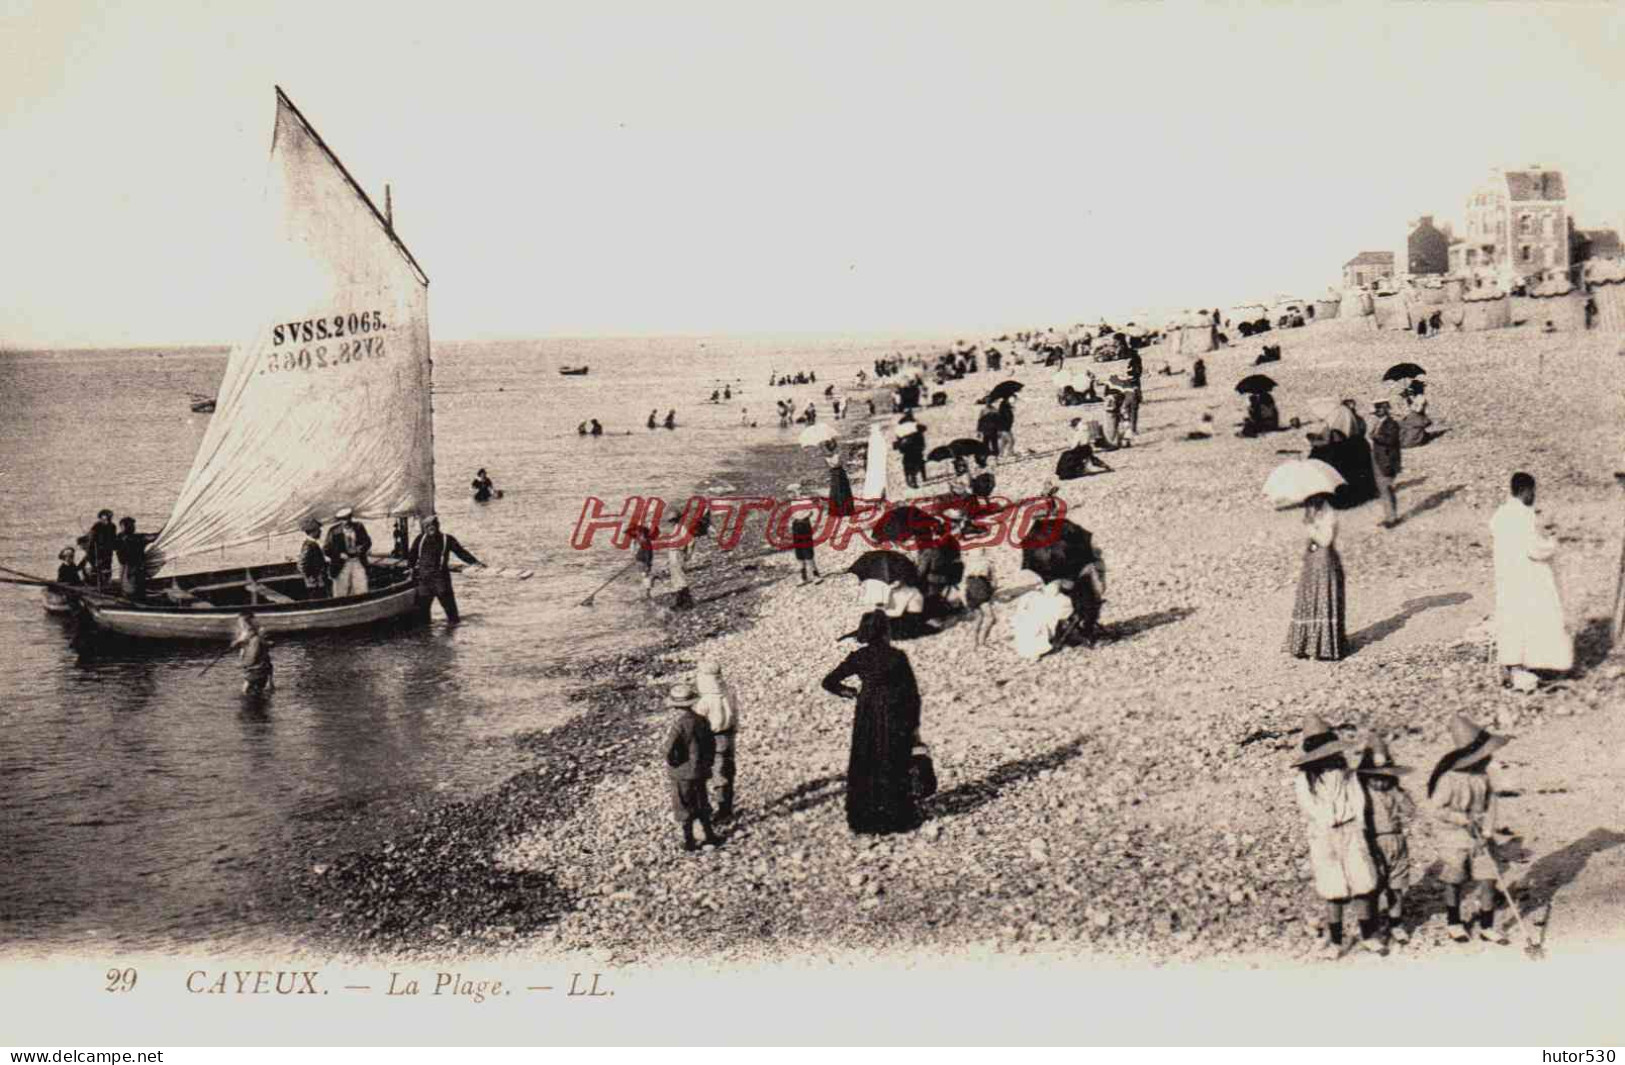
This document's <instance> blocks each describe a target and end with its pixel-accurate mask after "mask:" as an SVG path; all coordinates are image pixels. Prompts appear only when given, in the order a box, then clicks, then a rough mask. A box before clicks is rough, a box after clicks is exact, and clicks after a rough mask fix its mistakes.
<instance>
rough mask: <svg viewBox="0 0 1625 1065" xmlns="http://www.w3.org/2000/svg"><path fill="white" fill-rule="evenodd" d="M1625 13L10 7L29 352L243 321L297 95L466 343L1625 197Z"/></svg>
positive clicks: (1249, 279)
mask: <svg viewBox="0 0 1625 1065" xmlns="http://www.w3.org/2000/svg"><path fill="white" fill-rule="evenodd" d="M1622 45H1625V6H1621V5H1613V4H1584V5H1567V4H1561V3H1556V4H1542V5H1540V6H1539V7H1532V6H1529V7H1526V6H1520V5H1517V4H1510V3H1496V4H1478V3H1439V4H1429V5H1419V4H1404V5H1398V6H1382V5H1376V4H1362V5H1339V6H1331V5H1319V4H1307V5H1292V6H1287V5H1282V4H1271V5H1250V4H1223V5H1195V4H1184V3H1169V4H1161V5H1159V4H1149V3H1133V4H1086V3H1076V4H1062V3H1019V2H1018V3H998V4H992V3H989V4H980V5H975V4H968V3H946V4H945V3H889V4H888V3H842V2H825V3H819V4H799V5H793V6H792V5H788V4H774V3H760V2H751V3H738V4H722V3H714V4H707V3H685V4H681V5H676V4H664V3H658V4H657V3H649V4H620V3H614V2H602V3H590V4H550V3H542V2H532V3H512V4H481V3H461V2H460V3H457V4H447V3H444V2H436V3H432V4H417V3H411V2H404V0H396V2H391V3H378V4H371V3H355V4H340V3H334V2H332V0H325V2H310V0H278V2H276V3H268V4H249V3H232V4H221V3H204V2H195V3H184V2H169V0H155V2H151V3H143V4H128V3H105V4H103V3H78V2H73V0H38V2H31V0H0V293H3V294H4V295H3V298H0V348H33V347H46V346H57V347H76V346H100V347H123V346H137V345H140V346H162V345H170V344H189V343H201V344H217V343H218V344H227V343H231V342H233V341H236V340H238V339H240V337H241V335H242V334H244V333H245V332H246V331H247V329H248V328H249V327H251V326H252V325H255V324H257V323H258V321H259V319H260V317H262V316H263V315H262V312H263V307H260V308H259V310H256V307H257V306H258V305H257V303H256V297H257V293H256V292H255V291H253V286H252V285H249V284H246V283H244V284H234V276H237V277H242V276H246V275H249V274H251V273H252V270H251V269H250V268H249V267H248V266H247V265H246V264H247V263H248V262H249V261H250V260H251V257H252V256H253V255H254V247H253V245H254V239H253V236H254V234H253V232H252V231H251V230H250V229H249V228H248V227H247V225H246V223H245V219H247V218H249V217H252V212H251V210H250V209H249V208H250V207H251V206H252V205H253V204H255V203H257V202H258V200H259V197H260V196H261V193H262V191H263V188H264V182H265V175H266V159H267V152H268V150H269V144H270V134H271V123H272V119H273V116H274V94H273V86H275V85H280V86H282V88H283V89H284V90H285V91H286V92H287V93H288V94H289V96H290V97H291V98H292V100H293V101H294V102H295V104H297V105H298V106H299V108H300V110H301V111H302V112H303V113H304V114H305V116H306V117H307V118H308V119H309V120H310V121H311V122H312V124H313V125H314V126H315V127H316V129H317V130H318V131H319V132H320V133H321V134H322V136H323V138H324V139H325V140H326V141H327V143H328V144H329V145H331V146H332V147H333V149H334V150H335V151H336V152H337V153H338V155H339V157H340V158H341V159H342V160H343V161H344V162H345V164H346V166H347V167H348V169H349V170H350V171H351V173H352V174H354V175H355V177H356V178H357V180H359V181H360V182H361V183H362V185H363V186H365V187H366V188H367V189H368V191H369V192H370V193H372V194H373V195H374V197H375V198H376V199H377V200H378V201H379V202H380V204H381V202H382V191H383V186H384V184H385V183H386V182H388V183H390V184H391V185H392V186H393V193H394V202H395V224H396V230H397V232H398V233H399V235H400V236H401V238H402V239H403V240H404V241H405V242H406V243H407V244H408V245H409V246H410V247H411V249H412V251H413V253H414V255H415V256H416V257H417V259H418V261H419V262H420V263H422V264H423V266H424V269H425V271H426V272H427V273H428V275H429V278H430V281H431V287H430V307H431V315H432V331H433V334H434V336H435V337H436V338H439V339H485V338H498V337H520V336H539V335H577V336H579V335H631V334H656V333H722V332H751V333H762V332H833V333H839V332H852V333H883V332H893V331H920V330H929V331H941V332H956V331H970V330H978V329H988V330H991V329H1001V330H1002V329H1004V328H1010V327H1019V326H1034V325H1039V326H1041V325H1050V324H1057V325H1058V324H1064V323H1067V322H1073V321H1080V320H1086V319H1088V320H1092V319H1095V318H1098V317H1100V316H1102V315H1105V316H1108V317H1114V318H1126V317H1131V316H1134V315H1135V314H1136V313H1139V312H1143V311H1144V310H1148V309H1156V310H1158V311H1159V312H1160V311H1163V310H1172V309H1177V308H1181V307H1198V306H1211V305H1213V304H1215V303H1217V304H1222V305H1228V304H1230V303H1234V302H1239V301H1243V300H1260V299H1269V298H1272V297H1274V296H1275V295H1277V294H1292V295H1297V296H1307V295H1313V294H1315V293H1317V292H1320V291H1322V290H1323V289H1324V288H1325V287H1326V286H1327V285H1328V284H1331V283H1335V282H1336V281H1337V279H1338V277H1339V276H1340V270H1341V266H1342V263H1343V262H1345V261H1346V260H1347V259H1349V258H1351V257H1352V256H1353V255H1355V254H1356V253H1357V252H1359V251H1362V250H1368V249H1369V250H1395V251H1399V250H1401V249H1402V248H1403V242H1404V236H1405V232H1406V228H1407V224H1408V223H1410V222H1411V221H1413V220H1414V219H1415V218H1416V217H1418V216H1419V215H1423V214H1433V215H1435V216H1437V217H1438V218H1439V219H1440V220H1451V221H1459V218H1460V215H1461V208H1462V204H1463V202H1464V200H1465V198H1466V196H1467V195H1468V194H1469V193H1470V192H1471V190H1472V188H1473V187H1474V186H1475V185H1476V184H1478V183H1479V182H1481V181H1482V180H1483V179H1484V178H1485V176H1486V174H1487V172H1488V170H1489V168H1491V167H1495V166H1504V167H1518V166H1525V165H1529V164H1533V163H1540V164H1543V165H1545V166H1548V167H1557V168H1561V169H1562V170H1563V171H1564V172H1565V174H1566V176H1567V179H1568V187H1569V195H1570V204H1571V208H1572V210H1573V211H1574V213H1575V214H1576V216H1577V218H1578V220H1579V224H1580V225H1581V226H1582V227H1591V226H1599V225H1612V226H1618V225H1621V224H1622V223H1625V139H1622V138H1621V137H1620V136H1619V116H1620V115H1622V114H1625V76H1621V75H1620V71H1621V70H1622V69H1625V68H1622V67H1621V64H1620V59H1619V57H1620V56H1621V54H1622V50H1621V46H1622Z"/></svg>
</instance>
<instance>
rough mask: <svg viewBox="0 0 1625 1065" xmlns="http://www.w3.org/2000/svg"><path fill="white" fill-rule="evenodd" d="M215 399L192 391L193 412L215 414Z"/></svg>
mask: <svg viewBox="0 0 1625 1065" xmlns="http://www.w3.org/2000/svg"><path fill="white" fill-rule="evenodd" d="M214 404H215V401H214V400H212V399H210V398H209V397H208V396H205V395H202V394H200V393H197V392H193V393H192V413H193V414H213V413H214Z"/></svg>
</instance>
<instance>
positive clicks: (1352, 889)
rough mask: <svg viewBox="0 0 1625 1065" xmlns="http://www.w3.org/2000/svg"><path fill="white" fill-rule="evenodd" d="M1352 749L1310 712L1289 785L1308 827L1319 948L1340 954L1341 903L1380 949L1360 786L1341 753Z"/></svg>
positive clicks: (1362, 937)
mask: <svg viewBox="0 0 1625 1065" xmlns="http://www.w3.org/2000/svg"><path fill="white" fill-rule="evenodd" d="M1351 749H1352V748H1351V745H1350V744H1348V743H1347V742H1345V741H1344V740H1341V739H1339V738H1338V736H1337V733H1336V732H1335V731H1334V730H1333V729H1332V727H1331V726H1330V725H1328V724H1327V723H1326V722H1325V720H1324V719H1322V718H1320V717H1316V716H1311V717H1310V718H1309V719H1308V721H1306V722H1305V723H1304V726H1303V754H1302V755H1301V756H1300V757H1298V759H1297V760H1295V761H1294V762H1293V763H1292V765H1293V767H1294V768H1295V769H1298V770H1299V771H1300V772H1299V773H1298V778H1297V780H1295V781H1294V782H1293V788H1294V791H1295V792H1296V794H1297V798H1298V808H1299V809H1301V810H1302V811H1303V815H1304V821H1305V828H1306V829H1307V832H1308V837H1309V863H1310V865H1311V866H1313V868H1314V873H1315V893H1316V894H1318V895H1319V896H1320V897H1321V898H1322V899H1324V900H1325V902H1326V941H1325V943H1324V944H1322V946H1321V953H1322V954H1323V955H1324V956H1326V957H1328V958H1339V957H1341V956H1342V954H1343V949H1344V943H1343V912H1344V909H1345V907H1349V908H1352V909H1353V910H1354V913H1355V918H1356V919H1357V920H1358V921H1359V931H1358V933H1357V941H1358V942H1359V944H1360V945H1361V946H1363V947H1365V948H1367V949H1368V950H1375V951H1378V952H1380V951H1381V949H1382V946H1381V943H1380V941H1379V940H1378V939H1377V938H1376V936H1375V928H1374V921H1373V918H1372V915H1371V895H1372V892H1374V891H1375V890H1376V888H1377V867H1376V864H1375V863H1374V862H1373V861H1372V858H1371V848H1370V847H1369V846H1368V845H1367V843H1366V837H1365V819H1366V799H1365V791H1364V789H1362V788H1361V787H1360V785H1359V782H1358V780H1356V778H1355V773H1354V771H1353V770H1351V769H1350V768H1349V767H1348V761H1347V760H1346V759H1345V758H1344V755H1345V754H1346V753H1350V752H1351Z"/></svg>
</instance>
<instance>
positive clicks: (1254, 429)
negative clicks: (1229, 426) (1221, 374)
mask: <svg viewBox="0 0 1625 1065" xmlns="http://www.w3.org/2000/svg"><path fill="white" fill-rule="evenodd" d="M1275 387H1276V385H1275V382H1274V381H1273V380H1272V379H1271V378H1270V377H1268V376H1267V375H1265V374H1261V373H1255V374H1248V375H1247V376H1246V377H1243V378H1242V379H1241V380H1240V381H1237V382H1236V391H1237V392H1238V393H1240V394H1241V395H1243V396H1246V397H1247V415H1246V417H1244V418H1243V419H1242V422H1241V432H1240V433H1238V434H1237V435H1238V436H1245V437H1253V436H1262V435H1263V434H1264V433H1273V432H1277V431H1278V430H1279V429H1280V428H1281V411H1280V409H1279V408H1278V407H1276V405H1275V397H1274V396H1272V395H1270V393H1271V392H1273V391H1275Z"/></svg>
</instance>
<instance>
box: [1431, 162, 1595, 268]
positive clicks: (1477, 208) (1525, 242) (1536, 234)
mask: <svg viewBox="0 0 1625 1065" xmlns="http://www.w3.org/2000/svg"><path fill="white" fill-rule="evenodd" d="M1466 222H1467V225H1466V227H1465V231H1464V232H1463V233H1462V239H1461V240H1459V241H1457V242H1456V243H1454V244H1452V245H1450V248H1449V266H1450V272H1451V273H1456V274H1463V275H1469V274H1470V275H1477V276H1481V277H1486V276H1487V277H1494V278H1495V279H1496V280H1498V281H1500V282H1502V283H1503V284H1508V285H1510V284H1513V283H1515V282H1517V281H1518V280H1521V279H1523V278H1526V277H1531V276H1534V275H1537V274H1541V273H1543V272H1546V271H1567V270H1568V268H1569V211H1568V193H1567V190H1566V189H1565V188H1564V185H1563V175H1562V173H1561V172H1559V171H1556V170H1545V169H1543V168H1541V167H1539V166H1532V167H1530V168H1529V169H1527V170H1506V171H1500V170H1492V171H1491V172H1490V178H1489V180H1488V181H1487V182H1485V183H1484V184H1483V185H1481V186H1479V187H1478V188H1477V189H1474V190H1473V193H1472V195H1471V196H1469V197H1468V199H1467V212H1466Z"/></svg>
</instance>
